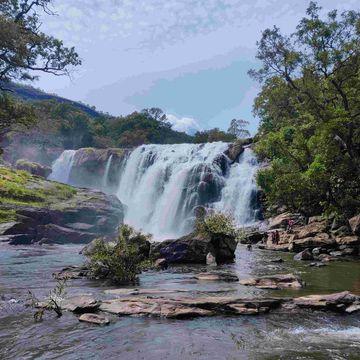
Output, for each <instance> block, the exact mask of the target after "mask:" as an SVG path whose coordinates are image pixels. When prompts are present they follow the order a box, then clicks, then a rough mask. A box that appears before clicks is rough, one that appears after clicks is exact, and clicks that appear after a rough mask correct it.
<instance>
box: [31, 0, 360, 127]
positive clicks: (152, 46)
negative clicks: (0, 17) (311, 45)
mask: <svg viewBox="0 0 360 360" xmlns="http://www.w3.org/2000/svg"><path fill="white" fill-rule="evenodd" d="M318 3H319V4H320V5H322V6H323V7H324V11H328V10H330V9H333V8H337V9H339V10H347V9H358V8H359V7H360V0H347V1H343V2H341V3H340V2H339V1H335V0H320V1H318ZM307 5H308V1H303V0H54V2H53V9H54V10H55V12H56V13H57V15H56V16H52V17H48V16H46V17H44V18H43V19H42V21H43V29H44V30H45V31H47V32H49V33H51V34H53V35H54V36H57V37H59V38H61V39H63V40H64V42H65V44H66V45H74V46H75V47H76V48H77V50H78V52H79V54H80V56H81V58H82V60H83V65H82V66H81V67H80V68H79V69H76V70H75V71H74V72H73V73H72V77H71V79H68V78H54V77H51V76H47V75H42V76H41V77H40V80H39V81H38V82H37V83H36V84H35V86H37V87H40V88H43V89H44V90H46V91H49V92H54V93H57V94H59V95H61V96H65V97H67V98H70V99H73V100H81V101H84V102H86V103H89V104H91V105H95V106H96V107H97V108H98V109H100V110H102V111H106V112H109V113H110V114H113V115H121V114H122V115H124V114H127V113H129V112H131V111H134V110H140V109H142V108H144V107H152V106H157V107H161V108H162V109H163V110H164V111H165V112H166V113H167V114H169V119H170V120H171V121H172V122H173V123H174V127H175V128H176V129H179V130H189V129H193V128H196V129H207V128H210V127H220V128H223V129H226V128H227V127H228V124H229V122H230V120H231V119H232V118H234V117H236V118H243V119H246V120H248V121H250V130H251V131H252V132H253V133H254V132H255V131H256V127H257V124H258V121H257V119H254V118H253V116H252V113H251V110H252V103H253V100H254V97H255V96H256V94H257V92H258V91H259V88H258V84H257V83H255V82H254V81H253V80H252V79H250V78H249V77H248V75H247V71H248V70H249V69H250V68H256V67H257V66H258V64H257V62H256V59H255V54H256V41H257V40H258V39H259V38H260V36H261V31H262V30H264V29H265V28H267V27H271V26H273V25H275V24H276V25H278V26H280V28H281V29H283V31H284V32H291V31H293V30H294V28H295V26H296V24H297V22H298V21H299V19H300V18H301V17H302V16H303V15H304V13H305V9H306V7H307Z"/></svg>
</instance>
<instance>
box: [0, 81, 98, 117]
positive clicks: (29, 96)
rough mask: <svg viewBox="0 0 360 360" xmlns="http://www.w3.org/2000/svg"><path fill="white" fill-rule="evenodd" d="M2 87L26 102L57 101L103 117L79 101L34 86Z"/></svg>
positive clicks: (7, 84) (7, 85) (8, 85)
mask: <svg viewBox="0 0 360 360" xmlns="http://www.w3.org/2000/svg"><path fill="white" fill-rule="evenodd" d="M0 85H1V86H4V87H6V89H9V90H11V91H12V92H13V95H14V96H15V97H18V98H20V99H22V100H25V101H41V100H55V101H56V102H59V103H64V104H69V105H72V106H73V107H75V108H77V109H79V110H82V111H83V112H85V113H86V114H87V115H90V116H91V117H99V116H102V115H103V114H101V113H100V112H98V111H96V110H95V109H94V108H92V107H91V106H89V105H85V104H83V103H81V102H78V101H73V100H69V99H65V98H63V97H61V96H58V95H56V94H48V93H46V92H44V91H42V90H39V89H35V88H34V87H32V86H27V85H20V84H15V83H6V84H1V83H0Z"/></svg>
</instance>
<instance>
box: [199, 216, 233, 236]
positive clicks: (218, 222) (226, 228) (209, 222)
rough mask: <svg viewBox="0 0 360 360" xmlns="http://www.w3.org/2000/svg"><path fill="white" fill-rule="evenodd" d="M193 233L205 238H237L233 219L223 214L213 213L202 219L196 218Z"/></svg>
mask: <svg viewBox="0 0 360 360" xmlns="http://www.w3.org/2000/svg"><path fill="white" fill-rule="evenodd" d="M195 232H196V233H197V234H199V235H203V236H207V237H214V236H215V237H218V236H234V237H236V236H237V229H236V226H235V225H234V219H233V218H232V217H231V216H230V215H228V214H224V213H220V212H213V213H210V214H208V215H206V216H205V217H204V218H198V219H197V220H196V223H195Z"/></svg>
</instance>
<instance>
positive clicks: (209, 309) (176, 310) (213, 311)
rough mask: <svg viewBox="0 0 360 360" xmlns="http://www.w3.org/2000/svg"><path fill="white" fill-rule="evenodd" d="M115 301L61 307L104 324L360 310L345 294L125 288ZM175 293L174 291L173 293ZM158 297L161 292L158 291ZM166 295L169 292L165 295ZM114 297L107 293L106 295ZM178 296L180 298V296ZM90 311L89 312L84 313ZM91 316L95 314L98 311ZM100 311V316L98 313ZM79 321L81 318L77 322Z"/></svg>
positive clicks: (83, 299)
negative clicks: (112, 318)
mask: <svg viewBox="0 0 360 360" xmlns="http://www.w3.org/2000/svg"><path fill="white" fill-rule="evenodd" d="M120 290H127V292H126V291H123V292H121V293H120V294H119V295H118V296H119V297H117V298H115V299H114V298H112V299H108V300H97V299H95V298H92V297H89V296H78V297H77V299H69V300H65V301H64V304H67V305H66V306H63V307H62V308H63V309H64V310H68V311H72V312H75V313H77V314H86V316H85V315H82V318H83V320H84V321H87V322H90V323H95V324H105V323H108V321H107V320H109V319H108V318H107V316H106V315H104V314H103V313H109V314H113V315H117V316H151V317H164V318H168V319H188V318H194V317H204V316H215V315H218V316H219V315H220V316H224V315H225V316H229V315H232V316H239V315H259V314H265V313H268V312H270V311H274V310H278V311H285V312H289V311H291V312H292V313H293V312H294V311H296V310H297V309H310V310H320V311H333V312H340V313H345V314H352V313H355V312H358V311H360V297H359V296H356V295H354V294H351V293H350V292H348V291H344V292H341V293H335V294H326V295H309V296H302V297H295V298H285V299H276V298H241V297H236V296H211V295H200V296H195V297H194V296H191V297H190V296H181V295H180V294H177V295H178V296H176V297H163V296H159V297H152V296H145V294H141V293H139V294H136V295H132V296H131V295H130V296H129V294H128V289H120ZM173 292H174V291H173ZM158 293H159V294H161V290H159V291H158ZM166 293H169V291H167V292H165V294H166ZM111 295H114V293H113V292H112V293H109V295H108V296H111ZM179 295H180V296H179ZM87 309H90V312H86V310H87ZM99 311H100V313H98V314H94V312H99ZM101 312H102V313H101ZM79 320H80V319H79Z"/></svg>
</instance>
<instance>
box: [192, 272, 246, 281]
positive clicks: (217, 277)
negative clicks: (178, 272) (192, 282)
mask: <svg viewBox="0 0 360 360" xmlns="http://www.w3.org/2000/svg"><path fill="white" fill-rule="evenodd" d="M195 279H197V280H201V281H226V282H234V281H239V278H238V277H237V276H236V275H234V274H230V273H225V272H222V273H200V274H197V275H195Z"/></svg>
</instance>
